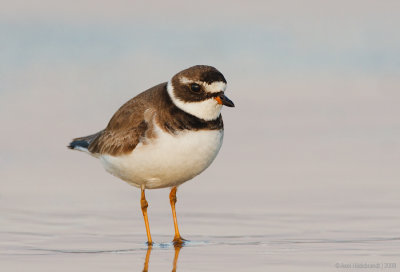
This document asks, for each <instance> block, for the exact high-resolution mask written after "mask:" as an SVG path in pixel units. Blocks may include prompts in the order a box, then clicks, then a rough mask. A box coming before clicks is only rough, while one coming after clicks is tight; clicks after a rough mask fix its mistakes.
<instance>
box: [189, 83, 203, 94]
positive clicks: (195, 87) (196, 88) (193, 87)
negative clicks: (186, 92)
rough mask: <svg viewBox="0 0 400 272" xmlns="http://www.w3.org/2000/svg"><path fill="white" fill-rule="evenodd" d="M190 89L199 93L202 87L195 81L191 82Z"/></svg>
mask: <svg viewBox="0 0 400 272" xmlns="http://www.w3.org/2000/svg"><path fill="white" fill-rule="evenodd" d="M190 90H192V92H195V93H199V92H200V90H201V87H200V85H199V84H197V83H193V84H190Z"/></svg>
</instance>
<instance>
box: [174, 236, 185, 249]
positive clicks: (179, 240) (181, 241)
mask: <svg viewBox="0 0 400 272" xmlns="http://www.w3.org/2000/svg"><path fill="white" fill-rule="evenodd" d="M186 242H188V240H186V239H183V238H182V237H180V236H179V237H175V238H174V240H172V243H173V244H174V246H175V247H182V246H184V245H185V243H186Z"/></svg>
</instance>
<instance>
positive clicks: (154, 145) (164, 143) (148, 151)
mask: <svg viewBox="0 0 400 272" xmlns="http://www.w3.org/2000/svg"><path fill="white" fill-rule="evenodd" d="M156 130H157V138H155V139H154V140H152V141H150V142H148V143H146V144H143V143H139V144H138V145H137V146H136V148H135V149H134V150H133V151H132V153H130V154H127V155H123V156H111V155H102V156H100V160H101V162H102V163H103V166H104V168H105V169H106V170H107V171H108V172H110V173H111V174H113V175H115V176H117V177H119V178H121V179H122V180H125V181H126V182H128V183H130V184H131V185H134V186H136V187H141V186H142V185H144V186H145V188H148V189H154V188H164V187H172V186H178V185H180V184H182V183H183V182H185V181H187V180H189V179H191V178H193V177H195V176H197V175H198V174H200V173H201V172H202V171H204V170H205V169H206V168H207V167H208V166H209V165H210V164H211V163H212V161H213V160H214V159H215V157H216V156H217V154H218V151H219V149H220V148H221V145H222V139H223V134H224V132H223V130H199V131H182V132H180V133H178V134H176V135H172V134H169V133H166V132H164V131H162V130H161V129H159V128H156Z"/></svg>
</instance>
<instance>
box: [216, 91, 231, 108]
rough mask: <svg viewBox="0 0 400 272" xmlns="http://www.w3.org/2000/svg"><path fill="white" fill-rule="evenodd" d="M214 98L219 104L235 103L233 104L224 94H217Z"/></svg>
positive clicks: (229, 104) (228, 104)
mask: <svg viewBox="0 0 400 272" xmlns="http://www.w3.org/2000/svg"><path fill="white" fill-rule="evenodd" d="M214 99H215V100H217V102H218V104H220V105H225V106H227V107H234V106H235V104H233V102H232V100H230V99H229V98H228V97H226V96H225V95H224V94H220V95H219V96H217V97H215V98H214Z"/></svg>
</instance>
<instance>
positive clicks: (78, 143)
mask: <svg viewBox="0 0 400 272" xmlns="http://www.w3.org/2000/svg"><path fill="white" fill-rule="evenodd" d="M103 131H104V130H102V131H99V132H97V133H95V134H92V135H89V136H85V137H80V138H75V139H73V140H72V142H70V143H69V145H68V146H67V147H68V148H69V149H74V150H79V151H84V152H88V153H90V152H89V150H88V149H89V145H90V144H91V143H92V142H93V141H94V140H95V139H96V138H97V137H99V136H100V135H101V134H102V133H103Z"/></svg>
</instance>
